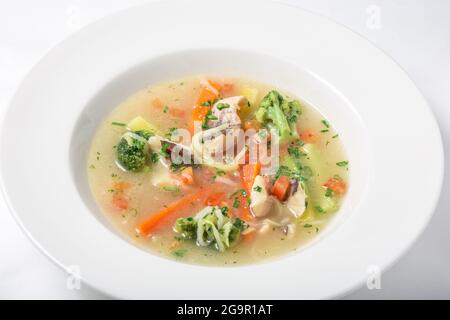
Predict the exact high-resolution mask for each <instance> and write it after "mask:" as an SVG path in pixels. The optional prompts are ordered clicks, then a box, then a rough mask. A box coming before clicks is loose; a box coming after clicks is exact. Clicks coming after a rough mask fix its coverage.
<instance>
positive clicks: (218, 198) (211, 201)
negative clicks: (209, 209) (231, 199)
mask: <svg viewBox="0 0 450 320" xmlns="http://www.w3.org/2000/svg"><path fill="white" fill-rule="evenodd" d="M224 199H225V192H216V193H212V194H211V195H209V197H208V198H206V200H205V204H206V205H208V206H218V205H219V204H221V203H222V202H223V201H224Z"/></svg>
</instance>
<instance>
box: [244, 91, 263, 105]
mask: <svg viewBox="0 0 450 320" xmlns="http://www.w3.org/2000/svg"><path fill="white" fill-rule="evenodd" d="M258 93H259V91H258V89H256V88H250V87H244V88H242V92H241V95H243V96H244V97H246V98H247V100H248V102H249V103H250V105H254V104H255V103H256V99H257V98H258Z"/></svg>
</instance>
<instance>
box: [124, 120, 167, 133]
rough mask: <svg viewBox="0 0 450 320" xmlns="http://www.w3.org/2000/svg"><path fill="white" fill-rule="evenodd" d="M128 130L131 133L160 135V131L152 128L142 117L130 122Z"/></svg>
mask: <svg viewBox="0 0 450 320" xmlns="http://www.w3.org/2000/svg"><path fill="white" fill-rule="evenodd" d="M127 128H128V129H130V130H131V131H134V132H136V131H149V132H151V133H152V134H160V132H159V130H158V129H157V128H155V127H154V126H152V125H151V124H150V123H149V122H148V121H147V120H145V119H144V118H142V117H141V116H138V117H136V118H133V119H132V120H130V122H128V124H127Z"/></svg>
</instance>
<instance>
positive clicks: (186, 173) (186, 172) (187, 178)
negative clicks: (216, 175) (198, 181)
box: [181, 167, 194, 185]
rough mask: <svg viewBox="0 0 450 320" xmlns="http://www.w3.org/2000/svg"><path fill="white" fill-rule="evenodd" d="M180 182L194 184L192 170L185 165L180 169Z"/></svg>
mask: <svg viewBox="0 0 450 320" xmlns="http://www.w3.org/2000/svg"><path fill="white" fill-rule="evenodd" d="M181 177H182V182H183V183H184V184H186V185H191V184H194V170H193V169H192V167H187V168H185V169H183V171H181Z"/></svg>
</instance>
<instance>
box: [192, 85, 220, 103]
mask: <svg viewBox="0 0 450 320" xmlns="http://www.w3.org/2000/svg"><path fill="white" fill-rule="evenodd" d="M218 97H219V96H218V95H217V93H215V92H214V91H213V90H211V88H209V87H204V88H202V90H201V91H200V95H199V97H198V99H197V105H203V104H206V103H209V104H211V105H212V103H213V101H214V100H216V99H217V98H218Z"/></svg>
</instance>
